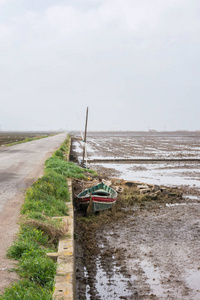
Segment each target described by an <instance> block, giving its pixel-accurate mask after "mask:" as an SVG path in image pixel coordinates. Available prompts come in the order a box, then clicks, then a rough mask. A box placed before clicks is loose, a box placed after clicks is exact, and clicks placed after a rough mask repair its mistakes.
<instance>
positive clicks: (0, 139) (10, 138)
mask: <svg viewBox="0 0 200 300" xmlns="http://www.w3.org/2000/svg"><path fill="white" fill-rule="evenodd" d="M51 134H52V132H33V131H32V132H28V131H27V132H25V131H22V132H20V131H16V132H15V131H0V146H1V147H3V146H6V145H7V144H11V143H17V142H21V141H24V140H25V139H33V138H38V137H42V136H49V135H51Z"/></svg>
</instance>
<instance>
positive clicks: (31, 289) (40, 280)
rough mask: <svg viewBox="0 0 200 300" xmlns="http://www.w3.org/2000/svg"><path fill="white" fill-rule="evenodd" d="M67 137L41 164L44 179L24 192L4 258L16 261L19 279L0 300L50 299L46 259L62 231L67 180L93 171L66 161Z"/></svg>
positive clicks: (51, 268)
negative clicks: (16, 226)
mask: <svg viewBox="0 0 200 300" xmlns="http://www.w3.org/2000/svg"><path fill="white" fill-rule="evenodd" d="M69 147H70V142H69V136H68V138H67V139H66V141H65V142H64V143H63V144H62V145H61V147H60V148H59V150H57V151H55V152H54V154H53V156H52V157H50V158H49V159H48V160H47V161H46V162H45V170H44V176H43V177H41V178H39V179H38V180H37V181H36V182H35V183H34V184H33V185H32V186H31V187H30V188H29V189H28V190H27V192H26V195H25V200H24V203H23V205H22V209H21V214H22V216H21V227H20V231H19V233H18V236H17V239H16V240H15V241H14V243H13V245H12V246H11V247H10V248H9V249H8V257H10V258H12V259H15V260H17V261H18V265H17V268H16V272H17V273H18V274H19V276H20V278H21V280H20V281H19V282H17V283H14V284H13V285H12V286H10V287H8V288H7V289H6V290H5V292H4V294H3V295H1V296H0V300H8V299H9V300H12V299H13V300H14V299H16V300H18V299H23V300H30V299H34V300H37V299H38V300H39V299H44V300H45V299H48V300H49V299H52V294H53V289H54V277H55V274H56V267H57V265H56V263H54V262H53V261H52V260H51V259H50V258H48V257H47V256H46V253H47V252H48V253H49V252H55V251H57V245H58V240H59V237H61V236H62V235H63V233H64V231H66V228H63V223H62V221H61V220H62V219H54V218H53V217H58V216H60V217H62V216H65V215H67V212H68V208H67V205H66V202H67V201H69V190H68V186H67V178H78V179H86V180H87V178H88V176H89V175H92V174H94V175H95V172H94V171H91V170H85V169H82V168H80V167H78V166H77V165H75V164H74V163H72V162H68V161H67V156H68V152H69Z"/></svg>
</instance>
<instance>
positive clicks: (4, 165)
mask: <svg viewBox="0 0 200 300" xmlns="http://www.w3.org/2000/svg"><path fill="white" fill-rule="evenodd" d="M65 138H66V133H62V134H59V135H55V136H52V137H48V138H45V139H41V140H35V141H32V142H27V143H24V144H18V145H15V146H10V147H5V148H1V149H0V293H2V291H3V290H4V288H5V287H6V286H7V285H9V284H11V283H12V282H13V281H14V280H16V279H17V275H16V274H15V273H14V272H11V273H9V269H10V268H12V267H13V265H14V264H13V262H11V261H10V260H7V259H6V256H5V255H6V249H7V248H8V247H9V246H10V245H11V244H12V241H13V238H14V235H15V234H16V233H17V230H18V226H17V220H18V217H19V210H20V206H21V203H22V201H23V195H24V192H25V189H26V188H28V187H29V186H30V185H31V184H32V183H33V181H34V180H35V179H36V178H38V177H39V176H40V175H41V174H42V172H43V164H44V161H45V160H46V159H47V158H48V157H49V156H51V154H52V153H53V152H54V151H55V150H56V149H57V148H58V147H59V146H60V144H61V143H62V142H63V141H64V140H65Z"/></svg>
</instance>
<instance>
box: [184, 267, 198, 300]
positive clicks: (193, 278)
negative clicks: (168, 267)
mask: <svg viewBox="0 0 200 300" xmlns="http://www.w3.org/2000/svg"><path fill="white" fill-rule="evenodd" d="M186 282H187V284H188V286H189V288H191V289H192V290H193V291H194V296H193V298H192V299H193V300H199V299H200V270H199V271H194V272H193V273H192V274H190V275H189V276H188V277H186Z"/></svg>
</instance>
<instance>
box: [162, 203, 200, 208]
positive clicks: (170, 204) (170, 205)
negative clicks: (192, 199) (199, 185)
mask: <svg viewBox="0 0 200 300" xmlns="http://www.w3.org/2000/svg"><path fill="white" fill-rule="evenodd" d="M183 205H200V203H166V206H167V207H173V206H183Z"/></svg>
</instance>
